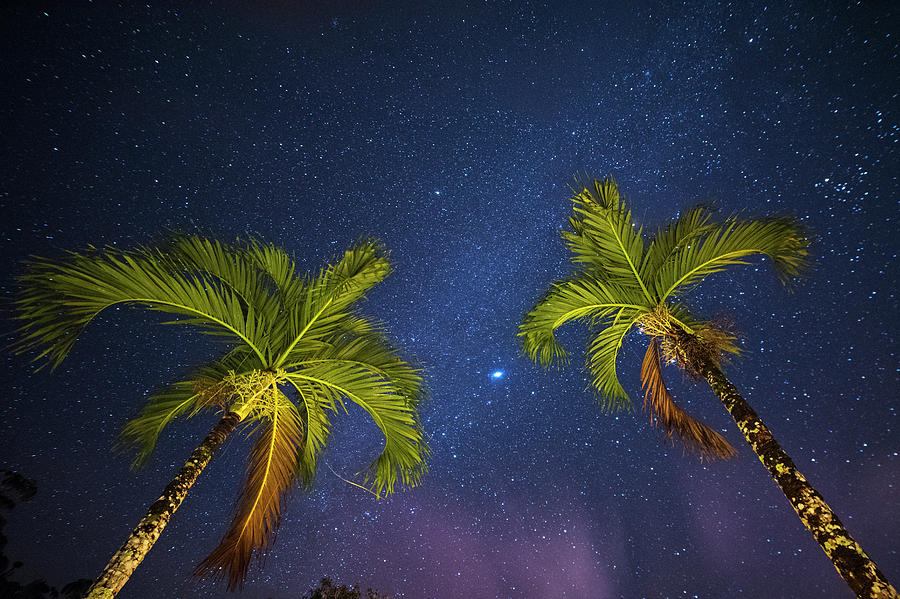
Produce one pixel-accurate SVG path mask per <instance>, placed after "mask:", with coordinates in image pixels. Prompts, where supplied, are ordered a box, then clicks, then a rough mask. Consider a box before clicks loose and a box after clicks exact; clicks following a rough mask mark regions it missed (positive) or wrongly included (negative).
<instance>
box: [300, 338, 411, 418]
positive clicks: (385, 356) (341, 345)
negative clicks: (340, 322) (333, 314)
mask: <svg viewBox="0 0 900 599" xmlns="http://www.w3.org/2000/svg"><path fill="white" fill-rule="evenodd" d="M328 364H342V365H347V366H355V367H359V368H362V369H364V370H366V371H368V372H369V374H370V375H372V376H374V377H379V378H381V379H384V380H386V381H390V382H391V384H392V385H393V386H394V387H396V389H397V392H398V393H399V394H400V395H402V396H403V397H405V398H406V399H407V401H408V402H409V403H410V405H412V406H415V405H417V404H418V403H419V402H420V401H421V399H422V397H423V395H424V393H425V387H424V384H423V381H422V376H421V369H420V368H417V367H415V366H413V365H411V364H409V363H408V362H406V361H405V360H403V359H402V358H401V357H400V355H399V352H398V351H397V350H396V349H395V348H393V347H391V346H390V344H389V343H388V342H387V339H385V337H384V335H382V334H379V333H369V334H367V335H361V336H355V337H349V336H345V337H341V338H339V339H338V340H336V341H335V343H334V344H333V345H330V346H329V347H327V348H326V349H323V350H322V351H318V352H316V353H315V354H314V355H312V356H307V357H304V358H303V359H301V360H299V361H298V362H295V363H292V364H290V365H288V366H289V367H290V368H300V369H302V368H306V367H310V366H313V365H328Z"/></svg>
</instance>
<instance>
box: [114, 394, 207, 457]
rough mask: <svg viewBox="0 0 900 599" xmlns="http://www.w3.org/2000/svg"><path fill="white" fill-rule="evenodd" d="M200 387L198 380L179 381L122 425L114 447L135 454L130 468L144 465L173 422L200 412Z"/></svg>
mask: <svg viewBox="0 0 900 599" xmlns="http://www.w3.org/2000/svg"><path fill="white" fill-rule="evenodd" d="M199 385H200V382H199V381H179V382H177V383H173V384H171V385H169V386H168V387H166V388H165V389H163V390H162V391H160V392H159V393H156V394H154V395H152V396H151V397H150V398H149V399H148V400H147V403H146V404H145V405H144V408H143V409H142V410H141V412H140V414H138V415H137V416H136V417H134V418H133V419H131V420H129V421H128V422H127V423H126V424H125V426H124V427H123V428H122V431H121V433H119V441H118V444H117V448H118V449H121V450H129V449H134V450H135V451H136V453H137V455H136V456H135V458H134V461H133V462H132V464H131V466H132V468H138V467H140V466H143V465H144V464H145V463H146V461H147V459H148V458H149V457H150V455H151V454H152V453H153V449H154V448H155V447H156V441H157V439H158V438H159V435H160V433H161V432H162V430H163V429H164V428H165V427H166V426H167V425H168V424H169V423H170V422H172V420H174V419H175V418H177V417H179V416H183V415H185V414H192V413H195V412H196V411H198V410H199V409H202V407H203V406H202V398H203V395H202V394H201V392H200V389H199V388H198V387H199Z"/></svg>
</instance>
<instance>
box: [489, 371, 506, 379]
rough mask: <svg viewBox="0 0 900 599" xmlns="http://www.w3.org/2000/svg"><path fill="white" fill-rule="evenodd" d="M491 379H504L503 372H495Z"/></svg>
mask: <svg viewBox="0 0 900 599" xmlns="http://www.w3.org/2000/svg"><path fill="white" fill-rule="evenodd" d="M491 378H492V379H502V378H503V371H502V370H495V371H494V372H492V373H491Z"/></svg>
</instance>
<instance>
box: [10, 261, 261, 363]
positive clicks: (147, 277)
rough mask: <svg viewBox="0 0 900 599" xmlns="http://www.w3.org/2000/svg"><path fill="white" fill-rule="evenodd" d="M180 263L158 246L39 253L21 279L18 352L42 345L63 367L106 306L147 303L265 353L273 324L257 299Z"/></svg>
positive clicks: (44, 355) (44, 354)
mask: <svg viewBox="0 0 900 599" xmlns="http://www.w3.org/2000/svg"><path fill="white" fill-rule="evenodd" d="M173 270H174V269H173V266H172V264H171V261H170V260H168V259H167V258H165V257H164V256H162V255H160V254H159V253H157V252H155V251H152V250H136V251H132V252H125V251H121V250H116V249H112V248H109V249H106V250H104V251H102V252H97V253H90V254H88V253H72V254H70V255H69V257H68V259H67V260H65V261H63V262H59V263H57V262H53V261H49V260H46V259H43V258H34V259H32V260H31V262H30V263H29V264H28V268H27V271H26V273H25V274H24V275H23V276H22V277H21V279H20V283H21V286H22V288H23V292H22V294H21V295H20V297H19V298H18V300H17V301H16V308H17V309H18V314H17V315H16V318H17V319H18V320H19V321H20V322H22V323H23V324H22V325H21V327H20V339H19V342H18V343H17V344H16V345H15V347H14V351H16V352H17V353H23V352H27V351H31V350H35V349H37V350H42V351H41V352H40V353H39V354H38V356H37V357H36V358H35V359H36V360H39V359H41V358H46V360H47V361H48V362H50V363H51V365H52V366H53V367H56V366H57V365H59V363H60V362H61V361H62V360H63V359H64V358H65V357H66V355H67V354H68V352H69V350H70V349H71V348H72V345H73V344H74V343H75V341H76V340H77V338H78V336H79V335H80V333H81V331H82V330H83V329H84V327H85V326H87V324H88V323H89V322H90V321H91V320H92V319H93V318H94V317H95V316H96V315H97V314H98V313H100V312H101V311H102V310H104V309H106V308H108V307H110V306H113V305H116V304H142V305H145V306H147V307H149V308H150V309H153V310H159V311H162V312H168V313H170V314H176V315H179V316H185V317H187V318H183V319H181V320H177V321H175V322H176V323H180V324H195V325H198V326H200V327H202V328H203V329H205V330H207V331H209V332H213V333H217V334H221V335H224V336H226V337H227V338H229V339H231V340H232V341H236V342H243V343H246V344H247V345H248V346H249V347H251V348H253V349H254V351H255V353H257V354H258V355H259V356H260V358H261V359H262V357H263V354H262V352H261V350H260V349H259V347H260V346H264V343H265V337H264V335H265V328H264V327H260V326H258V323H257V317H256V314H255V311H254V310H253V308H252V306H248V307H247V308H246V309H245V307H244V302H243V301H242V300H241V298H240V296H238V295H237V294H236V293H234V292H233V291H231V290H230V289H229V288H225V287H222V286H220V285H216V284H213V283H210V282H209V281H207V280H204V279H203V278H202V277H199V276H196V275H193V274H190V273H184V272H173Z"/></svg>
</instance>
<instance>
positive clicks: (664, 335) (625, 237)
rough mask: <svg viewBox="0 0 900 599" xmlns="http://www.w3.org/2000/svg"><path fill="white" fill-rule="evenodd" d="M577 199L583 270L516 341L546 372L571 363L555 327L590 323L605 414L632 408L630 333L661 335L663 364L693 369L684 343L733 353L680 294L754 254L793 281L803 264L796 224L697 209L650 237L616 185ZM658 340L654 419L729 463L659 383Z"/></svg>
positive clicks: (595, 381)
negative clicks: (623, 358) (625, 364)
mask: <svg viewBox="0 0 900 599" xmlns="http://www.w3.org/2000/svg"><path fill="white" fill-rule="evenodd" d="M572 203H573V209H574V213H573V215H572V216H571V217H570V218H569V224H570V225H571V229H572V230H571V231H564V232H563V233H562V237H563V239H565V241H566V243H567V245H568V246H569V249H570V250H571V251H572V253H573V261H575V262H576V263H579V264H581V265H582V266H581V268H580V270H579V272H578V273H577V274H576V275H575V276H574V277H573V278H571V279H568V280H564V281H561V282H558V283H555V284H554V285H553V287H552V288H551V289H550V291H549V292H548V293H547V294H546V295H545V296H544V297H543V298H542V299H541V300H540V301H539V302H538V304H537V305H536V306H535V307H534V309H532V310H531V311H530V312H529V313H528V314H527V315H526V316H525V318H524V319H523V322H522V324H521V325H520V327H519V336H520V337H521V338H522V341H523V346H524V350H525V354H526V355H527V356H529V357H530V358H531V359H532V360H534V361H535V362H538V363H540V364H541V365H543V366H545V367H546V366H550V365H551V364H553V363H564V362H565V361H566V358H567V354H566V351H565V350H564V349H563V348H562V347H561V346H560V345H559V343H558V342H557V340H556V336H555V331H556V329H557V328H559V327H560V326H562V325H564V324H565V323H567V322H569V321H571V320H584V321H585V322H587V324H588V327H589V330H590V336H589V341H588V348H587V370H588V371H589V373H590V374H591V385H592V387H593V388H594V389H595V390H596V391H597V392H598V394H599V396H600V399H601V403H602V405H603V407H604V408H607V409H621V408H625V407H628V406H629V405H630V400H629V398H628V395H627V393H626V392H625V390H624V389H623V388H622V385H621V384H620V382H619V380H618V377H617V374H616V360H617V358H618V353H619V349H620V348H621V346H622V342H623V340H624V339H625V337H626V336H627V335H628V333H629V332H630V331H631V330H632V329H633V328H634V327H638V328H639V329H640V330H641V332H644V333H645V334H648V335H651V336H652V337H654V339H658V343H660V344H662V346H663V347H664V348H665V349H666V350H667V358H669V357H672V358H673V359H674V360H675V361H676V362H678V363H679V365H681V366H683V367H685V368H687V369H688V371H690V360H688V359H686V358H685V357H684V356H685V353H684V349H685V345H689V344H695V345H698V346H702V347H704V348H706V350H707V351H708V353H709V354H710V355H714V356H715V360H718V359H719V357H720V354H721V353H722V352H731V353H735V352H736V347H735V346H734V344H733V342H732V340H733V337H731V336H730V335H729V334H727V333H726V332H724V331H721V330H720V329H718V328H717V327H715V326H713V325H711V324H710V323H704V322H699V321H696V320H695V319H693V318H692V317H691V316H690V314H689V313H688V311H687V310H686V309H685V308H684V307H682V306H681V305H679V304H677V303H675V299H674V298H675V297H678V296H680V295H683V294H684V293H685V292H687V291H689V290H690V289H691V288H692V287H693V286H695V285H696V284H698V283H699V282H700V281H702V280H703V279H704V278H705V277H706V276H707V275H709V274H712V273H715V272H719V271H721V270H723V269H725V268H727V267H729V266H733V265H738V264H746V263H747V262H746V258H747V257H750V256H753V255H764V256H766V257H768V258H769V259H770V260H771V261H772V263H773V265H774V266H775V268H776V271H777V272H778V274H779V276H780V278H781V279H782V281H784V282H788V281H789V280H790V279H791V278H792V277H796V276H797V275H798V274H799V273H800V271H801V270H802V268H803V266H804V265H805V263H806V253H807V249H806V248H807V244H808V242H807V239H806V236H805V234H804V232H803V230H802V229H801V227H800V226H799V225H798V224H797V223H796V221H794V220H792V219H788V218H768V219H756V220H752V219H751V220H745V219H741V218H739V217H737V216H732V217H728V218H726V219H725V220H724V221H722V222H714V221H713V220H712V218H711V214H710V211H709V210H708V209H706V208H704V207H701V206H698V207H695V208H692V209H690V210H687V211H685V212H684V213H682V214H681V215H680V216H679V218H678V219H676V220H675V221H674V222H672V223H670V224H669V225H667V226H666V227H664V228H662V229H661V230H659V231H658V232H657V233H656V235H654V236H653V237H652V238H651V239H649V240H645V239H644V236H643V232H642V230H641V229H640V228H638V227H636V225H635V224H634V223H633V221H632V215H631V211H630V210H629V209H628V208H627V206H626V204H625V202H624V201H623V200H622V198H621V197H620V195H619V191H618V186H617V185H616V183H615V182H614V181H613V180H612V179H609V178H607V179H605V180H603V181H594V182H593V183H592V184H591V185H590V187H588V186H585V187H583V188H582V189H581V190H580V191H578V190H575V194H574V196H573V197H572ZM656 343H657V341H654V342H653V345H652V346H651V349H652V350H653V352H654V353H652V354H648V356H649V357H646V358H645V361H644V368H643V369H642V374H641V378H642V382H643V387H644V389H645V406H646V407H647V408H648V409H649V410H650V411H651V414H652V418H653V419H654V421H655V422H657V423H659V424H660V425H661V426H662V427H663V429H664V430H665V431H666V433H667V434H669V435H671V434H672V433H677V434H678V435H679V436H680V437H681V438H682V440H683V441H684V443H685V446H686V447H687V448H688V449H692V450H696V451H698V452H699V453H700V454H701V456H706V457H723V458H724V457H729V456H730V455H731V454H732V452H733V450H732V449H731V448H730V446H727V443H725V444H724V445H723V443H724V439H721V438H720V437H718V436H717V433H715V432H714V431H711V430H710V429H708V427H705V425H703V424H701V423H699V422H697V421H696V420H694V419H693V418H692V417H690V416H689V415H688V414H686V413H685V412H684V411H683V410H681V409H680V408H678V406H676V405H675V404H674V402H673V401H672V398H671V395H669V393H668V390H666V388H665V384H664V382H663V380H662V375H661V371H660V358H659V350H658V347H657V346H656V345H655V344H656ZM668 354H672V355H671V356H669V355H668ZM726 446H727V447H726Z"/></svg>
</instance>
